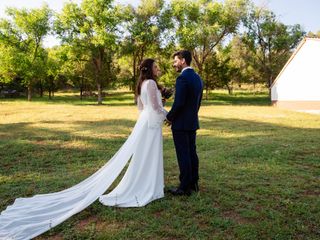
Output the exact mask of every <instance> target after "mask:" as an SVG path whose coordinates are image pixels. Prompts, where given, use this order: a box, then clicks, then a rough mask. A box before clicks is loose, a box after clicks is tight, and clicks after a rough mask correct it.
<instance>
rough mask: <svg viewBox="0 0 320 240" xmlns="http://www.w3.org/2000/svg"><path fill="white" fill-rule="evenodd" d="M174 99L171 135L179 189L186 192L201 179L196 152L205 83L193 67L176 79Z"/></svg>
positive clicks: (169, 117) (170, 117)
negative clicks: (175, 157) (177, 168)
mask: <svg viewBox="0 0 320 240" xmlns="http://www.w3.org/2000/svg"><path fill="white" fill-rule="evenodd" d="M175 89H176V92H175V98H174V102H173V105H172V108H171V110H170V111H169V113H168V114H167V119H168V120H169V121H170V122H171V123H172V126H171V129H172V135H173V140H174V144H175V148H176V154H177V159H178V164H179V170H180V176H179V179H180V186H179V188H180V189H182V190H184V191H186V190H189V189H190V188H191V187H192V186H193V185H194V184H198V179H199V173H198V172H199V170H198V169H199V159H198V156H197V152H196V131H197V129H199V118H198V111H199V108H200V105H201V99H202V91H203V82H202V80H201V78H200V76H199V75H198V74H197V73H196V72H195V71H194V70H193V69H191V68H188V69H185V70H184V71H183V72H182V73H181V74H180V76H179V77H178V78H177V80H176V86H175Z"/></svg>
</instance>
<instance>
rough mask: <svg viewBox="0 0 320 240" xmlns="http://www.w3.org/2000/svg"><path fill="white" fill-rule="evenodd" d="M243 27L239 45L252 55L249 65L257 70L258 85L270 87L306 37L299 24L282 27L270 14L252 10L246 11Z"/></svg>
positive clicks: (255, 8)
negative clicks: (243, 46) (244, 45)
mask: <svg viewBox="0 0 320 240" xmlns="http://www.w3.org/2000/svg"><path fill="white" fill-rule="evenodd" d="M244 25H245V26H246V28H247V31H246V32H245V33H244V34H243V37H242V41H243V42H244V43H245V44H246V46H247V47H248V49H249V50H250V52H251V54H252V57H251V59H252V60H254V62H251V65H254V67H255V68H256V69H257V71H258V73H259V74H256V75H260V79H259V81H260V82H261V81H263V82H265V83H266V85H267V86H268V87H270V86H271V84H272V82H273V80H274V79H275V77H276V76H277V74H278V73H279V71H280V70H281V68H282V66H283V65H284V64H285V62H286V61H287V59H288V58H289V55H290V53H291V51H292V50H293V49H294V48H295V47H296V46H297V44H298V43H299V41H301V39H302V37H303V36H304V34H305V33H304V32H303V30H302V29H301V26H300V25H299V24H297V25H293V26H287V25H284V24H283V23H281V22H279V21H278V20H277V18H276V15H275V14H274V13H273V12H272V11H270V10H268V9H263V8H257V7H255V6H252V7H251V9H250V10H249V11H248V16H247V17H246V18H245V19H244Z"/></svg>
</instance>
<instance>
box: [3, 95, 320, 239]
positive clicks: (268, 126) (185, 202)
mask: <svg viewBox="0 0 320 240" xmlns="http://www.w3.org/2000/svg"><path fill="white" fill-rule="evenodd" d="M132 98H133V96H132V95H131V94H130V93H127V92H121V93H117V92H115V93H113V94H110V95H108V96H107V97H106V100H105V105H102V106H97V105H95V100H94V99H88V100H84V101H80V100H77V99H76V98H75V97H74V96H73V94H66V93H60V94H57V96H56V97H55V99H54V100H51V101H49V100H48V99H46V98H44V99H39V98H35V99H34V100H33V101H32V102H27V101H25V100H24V99H16V100H12V99H11V100H4V99H0V211H2V210H4V209H5V208H6V206H7V205H9V204H12V203H13V201H14V199H15V198H17V197H26V196H32V195H35V194H39V193H48V192H54V191H59V190H62V189H65V188H68V187H70V186H73V185H74V184H76V183H78V182H79V181H81V180H83V179H85V178H86V177H88V176H90V175H91V174H92V173H94V172H95V171H96V170H98V169H99V168H100V167H101V166H103V165H104V163H105V162H106V161H108V159H110V158H111V157H112V156H113V154H114V153H115V152H116V151H117V150H118V149H119V147H120V146H121V145H122V144H123V142H124V141H125V139H126V138H127V136H128V135H129V134H130V132H131V129H132V127H133V126H134V124H135V121H136V119H137V116H138V111H137V109H136V107H135V106H134V104H133V100H132ZM210 99H211V100H207V101H204V102H203V106H202V107H201V110H200V121H201V129H200V130H199V131H198V139H197V141H198V142H197V146H198V154H199V158H200V193H199V194H194V195H192V196H191V197H172V196H170V195H166V197H165V198H163V199H161V200H158V201H155V202H152V203H151V204H149V205H148V206H146V207H144V208H132V209H121V208H112V207H105V206H103V205H101V204H100V203H99V202H95V203H94V204H92V205H91V206H90V207H88V208H87V209H85V210H84V211H82V212H80V213H79V214H77V215H75V216H73V217H72V218H70V219H69V220H67V221H65V222H64V223H62V224H60V225H59V226H57V227H55V228H54V229H52V230H51V231H49V232H47V233H45V234H43V235H42V236H40V237H38V238H37V239H250V240H251V239H320V116H319V115H311V114H306V113H298V112H292V111H286V110H281V109H277V108H273V107H270V106H269V101H268V98H267V96H266V94H265V93H257V94H255V95H254V94H252V93H241V92H236V93H235V95H234V96H228V95H227V94H226V93H224V92H222V91H218V92H213V93H212V94H211V96H210ZM168 106H170V103H169V104H168ZM167 108H169V107H167ZM163 133H164V167H165V185H166V186H176V185H177V183H178V167H177V163H176V159H175V150H174V146H173V141H172V137H171V132H170V129H169V128H168V127H164V129H163ZM115 184H116V183H115ZM115 184H113V187H114V186H115Z"/></svg>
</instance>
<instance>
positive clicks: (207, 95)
mask: <svg viewBox="0 0 320 240" xmlns="http://www.w3.org/2000/svg"><path fill="white" fill-rule="evenodd" d="M208 99H209V85H208V84H206V100H208Z"/></svg>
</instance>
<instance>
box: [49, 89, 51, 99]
mask: <svg viewBox="0 0 320 240" xmlns="http://www.w3.org/2000/svg"><path fill="white" fill-rule="evenodd" d="M49 99H50V100H51V89H49Z"/></svg>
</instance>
